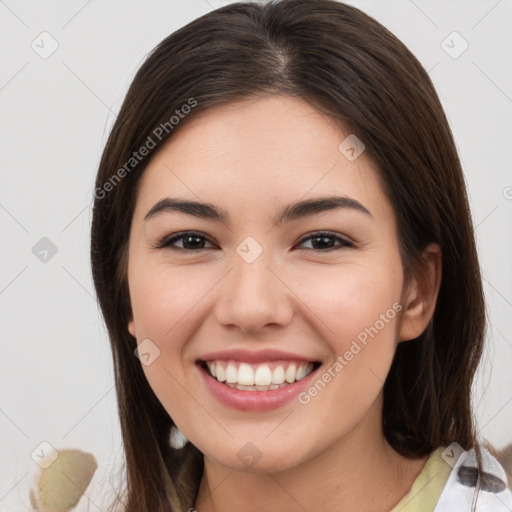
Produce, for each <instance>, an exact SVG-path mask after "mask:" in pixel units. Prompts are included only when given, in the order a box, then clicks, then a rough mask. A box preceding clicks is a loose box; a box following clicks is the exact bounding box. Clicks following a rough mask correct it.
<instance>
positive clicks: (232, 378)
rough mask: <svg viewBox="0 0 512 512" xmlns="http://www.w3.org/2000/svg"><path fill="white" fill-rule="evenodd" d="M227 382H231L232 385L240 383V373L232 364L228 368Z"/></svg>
mask: <svg viewBox="0 0 512 512" xmlns="http://www.w3.org/2000/svg"><path fill="white" fill-rule="evenodd" d="M219 366H220V365H219ZM226 382H229V383H230V384H234V383H235V382H238V372H237V370H236V367H235V365H234V364H232V363H229V364H228V366H227V368H226Z"/></svg>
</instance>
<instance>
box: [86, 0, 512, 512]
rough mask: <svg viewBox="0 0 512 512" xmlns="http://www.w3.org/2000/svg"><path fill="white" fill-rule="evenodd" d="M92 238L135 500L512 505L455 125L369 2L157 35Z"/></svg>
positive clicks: (104, 168) (206, 507) (240, 16)
mask: <svg viewBox="0 0 512 512" xmlns="http://www.w3.org/2000/svg"><path fill="white" fill-rule="evenodd" d="M91 258H92V267H93V275H94V282H95V286H96V290H97V294H98V297H99V301H100V305H101V308H102V312H103V315H104V317H105V321H106V325H107V328H108V331H109V335H110V339H111V342H112V350H113V356H114V364H115V372H116V389H117V394H118V401H119V413H120V419H121V425H122V433H123V440H124V448H125V454H126V470H127V485H126V496H125V497H121V500H122V501H123V503H124V509H125V510H128V511H146V510H147V511H150V510H151V511H153V512H154V511H160V510H161V511H164V510H172V511H187V510H189V511H191V510H197V511H198V512H210V511H214V510H222V511H230V510H244V511H252V510H266V511H274V510H280V511H282V510H286V511H295V510H309V511H313V510H315V511H316V510H328V509H331V510H340V511H353V510H367V511H370V510H372V511H391V510H392V511H393V512H398V510H401V511H403V512H406V511H413V510H420V508H419V507H423V508H421V510H436V511H437V512H440V511H445V510H450V511H455V510H464V511H466V510H468V511H469V510H479V511H484V510H508V509H509V508H510V507H511V506H512V497H511V495H510V492H509V491H507V489H506V484H507V480H506V476H505V473H504V471H503V468H502V467H501V466H500V465H499V463H498V462H497V461H496V459H494V457H492V455H491V454H490V453H489V452H487V450H481V449H480V447H479V443H478V440H477V436H476V428H475V425H474V423H473V419H472V411H471V396H470V392H471V384H472V381H473V376H474V373H475V371H476V368H477V366H478V363H479V360H480V356H481V354H482V349H483V343H484V328H485V324H484V322H485V311H484V302H483V294H482V284H481V278H480V271H479V266H478V260H477V254H476V249H475V241H474V233H473V228H472V223H471V218H470V214H469V206H468V200H467V196H466V191H465V186H464V179H463V174H462V170H461V165H460V161H459V158H458V155H457V152H456V149H455V145H454V142H453V138H452V134H451V131H450V128H449V126H448V123H447V120H446V117H445V114H444V112H443V109H442V107H441V104H440V102H439V99H438V97H437V94H436V92H435V90H434V88H433V85H432V83H431V81H430V79H429V77H428V74H427V73H426V72H425V70H424V69H423V68H422V66H421V65H420V64H419V62H418V61H417V60H416V58H415V57H414V56H413V55H412V54H411V53H410V52H409V51H408V50H407V49H406V48H405V47H404V45H403V44H402V43H400V42H399V41H398V40H397V39H396V38H395V37H394V36H393V35H392V34H391V33H390V32H389V31H387V30H386V29H385V28H384V27H383V26H381V25H380V24H379V23H377V22H376V21H375V20H373V19H372V18H370V17H368V16H367V15H365V14H363V13H362V12H361V11H359V10H357V9H356V8H353V7H349V6H346V5H344V4H342V3H338V2H334V1H330V0H314V1H311V0H283V1H281V2H268V3H266V4H261V5H260V4H256V3H250V4H244V3H236V4H232V5H229V6H226V7H224V8H222V9H218V10H216V11H213V12H211V13H209V14H207V15H205V16H202V17H201V18H199V19H197V20H195V21H193V22H191V23H189V24H188V25H186V26H185V27H183V28H181V29H180V30H178V31H176V32H175V33H173V34H171V35H170V36H169V37H167V38H166V39H165V40H164V41H162V42H161V43H160V44H159V45H158V47H157V48H155V50H154V51H153V52H152V53H151V54H150V55H149V57H148V58H147V60H146V61H145V63H144V64H143V65H142V67H141V68H140V70H139V71H138V73H137V75H136V77H135V78H134V80H133V83H132V85H131V87H130V89H129V91H128V93H127V96H126V98H125V101H124V103H123V105H122V108H121V110H120V113H119V116H118V118H117V120H116V123H115V125H114V127H113V129H112V132H111V134H110V137H109V140H108V142H107V145H106V147H105V150H104V153H103V156H102V159H101V163H100V168H99V170H98V175H97V181H96V189H95V203H94V213H93V223H92V247H91ZM475 491H476V492H475ZM482 493H485V494H486V495H485V496H484V497H482ZM489 503H491V505H489ZM486 507H487V508H486ZM489 507H491V508H489ZM500 507H502V508H500ZM506 507H509V508H506Z"/></svg>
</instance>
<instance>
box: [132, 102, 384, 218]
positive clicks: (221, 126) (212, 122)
mask: <svg viewBox="0 0 512 512" xmlns="http://www.w3.org/2000/svg"><path fill="white" fill-rule="evenodd" d="M183 122H184V123H185V124H184V125H182V126H181V127H180V129H179V130H178V131H177V132H176V134H175V135H173V136H172V137H171V139H169V141H168V142H167V143H166V145H165V146H164V147H163V148H162V150H161V151H160V152H159V153H157V155H156V156H155V157H154V158H153V159H152V161H151V162H150V164H149V165H148V167H147V168H146V170H145V172H144V175H143V177H142V181H141V183H140V187H139V197H138V200H137V210H141V209H145V210H147V209H149V208H151V206H153V204H154V203H155V202H157V201H159V200H161V199H162V198H163V197H165V196H169V195H178V196H180V197H187V198H190V199H193V198H195V199H197V198H198V197H199V198H201V199H202V200H204V201H209V202H212V203H221V204H222V205H223V206H224V207H225V209H227V210H229V209H230V207H232V208H234V209H237V208H238V209H240V207H243V209H244V210H246V209H247V208H249V207H250V206H251V205H252V206H254V208H257V209H258V210H259V211H261V209H262V207H264V206H265V204H269V205H271V204H275V203H287V202H293V201H298V200H300V199H305V198H307V197H308V196H318V195H323V194H325V195H331V194H335V193H338V194H341V195H349V196H351V197H354V198H355V199H358V200H359V201H361V202H363V204H364V203H370V207H369V208H368V209H370V208H371V204H374V205H377V207H380V208H381V209H382V208H385V207H387V208H388V209H389V204H386V203H387V200H386V198H385V197H384V193H383V190H382V188H381V186H380V180H379V177H378V174H377V171H376V169H375V168H374V166H373V165H372V163H371V161H370V160H369V159H368V158H367V157H366V156H365V154H364V152H363V153H362V154H361V155H360V156H359V157H357V158H356V159H353V158H348V157H347V152H346V149H347V147H346V146H347V144H348V145H349V146H350V144H352V145H353V137H354V136H353V135H352V134H350V132H349V131H348V130H345V129H343V128H342V127H341V125H340V124H339V123H336V122H335V121H334V120H333V119H332V118H330V117H328V116H326V115H325V114H323V113H321V112H319V111H318V110H316V109H315V108H314V107H312V106H311V105H309V104H308V103H306V102H305V101H303V100H301V99H298V98H292V97H289V96H282V95H279V96H266V97H258V98H255V99H250V100H244V101H240V102H235V103H230V104H227V105H222V106H218V107H213V108H209V109H207V110H205V111H203V112H201V113H199V114H197V115H196V116H195V117H194V118H192V119H190V120H189V121H187V120H186V119H185V120H184V121H183ZM347 137H349V138H348V142H344V141H347ZM340 145H341V146H340ZM355 149H356V150H357V149H359V148H358V147H355ZM348 155H349V156H352V157H353V155H354V152H352V154H351V153H348ZM140 214H142V212H139V215H140Z"/></svg>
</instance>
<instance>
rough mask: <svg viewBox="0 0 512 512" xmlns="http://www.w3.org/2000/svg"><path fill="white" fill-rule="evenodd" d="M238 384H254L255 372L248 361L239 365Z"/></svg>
mask: <svg viewBox="0 0 512 512" xmlns="http://www.w3.org/2000/svg"><path fill="white" fill-rule="evenodd" d="M238 384H242V385H243V386H254V372H253V371H252V368H251V366H250V365H248V364H247V363H242V364H241V365H240V366H239V367H238Z"/></svg>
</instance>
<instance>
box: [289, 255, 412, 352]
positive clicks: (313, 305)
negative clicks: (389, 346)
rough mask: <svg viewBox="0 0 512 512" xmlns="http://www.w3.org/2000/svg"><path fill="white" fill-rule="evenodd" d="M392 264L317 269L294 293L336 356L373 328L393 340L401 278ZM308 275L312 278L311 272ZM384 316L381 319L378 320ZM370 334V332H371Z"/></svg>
mask: <svg viewBox="0 0 512 512" xmlns="http://www.w3.org/2000/svg"><path fill="white" fill-rule="evenodd" d="M393 268H396V267H394V266H393V265H392V264H391V265H389V266H388V268H387V269H386V268H385V267H382V266H380V267H379V266H376V265H364V266H363V265H350V266H345V267H341V266H340V267H338V268H325V269H320V270H318V271H317V272H316V274H314V276H315V277H314V278H311V279H308V282H307V285H306V284H305V283H304V279H302V284H301V285H300V289H299V290H298V292H297V295H299V296H300V297H301V298H303V299H304V302H305V303H306V304H307V306H308V307H309V308H310V309H311V311H312V312H313V313H314V316H312V320H313V321H314V319H315V318H316V322H315V325H316V326H317V329H319V330H321V332H322V334H323V335H324V338H325V340H328V341H329V342H330V344H331V348H333V349H334V350H335V351H336V353H337V354H339V353H343V352H345V350H348V349H349V347H350V344H351V342H352V341H353V340H355V339H357V338H358V336H359V338H360V339H364V337H365V336H364V335H365V333H367V331H368V329H371V328H372V327H375V326H376V327H377V330H378V331H379V334H382V335H383V336H386V337H390V338H393V335H394V325H395V321H396V310H397V307H398V308H399V307H400V306H398V301H399V300H400V295H401V289H402V279H401V273H400V272H399V271H397V272H396V273H395V272H392V271H391V269H393ZM310 275H313V273H311V274H310ZM382 315H384V319H382V318H383V317H382ZM372 332H374V330H373V329H372Z"/></svg>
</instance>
